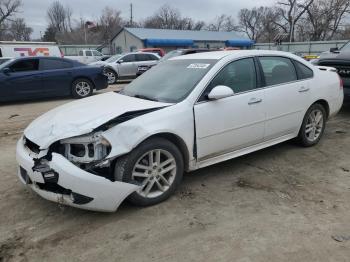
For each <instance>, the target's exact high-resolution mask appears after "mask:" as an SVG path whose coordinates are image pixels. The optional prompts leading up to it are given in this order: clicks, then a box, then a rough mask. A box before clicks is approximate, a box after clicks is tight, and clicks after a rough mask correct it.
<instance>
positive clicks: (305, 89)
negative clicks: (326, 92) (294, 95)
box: [299, 86, 310, 93]
mask: <svg viewBox="0 0 350 262" xmlns="http://www.w3.org/2000/svg"><path fill="white" fill-rule="evenodd" d="M309 90H310V88H309V87H305V86H302V87H301V88H300V89H299V93H304V92H307V91H309Z"/></svg>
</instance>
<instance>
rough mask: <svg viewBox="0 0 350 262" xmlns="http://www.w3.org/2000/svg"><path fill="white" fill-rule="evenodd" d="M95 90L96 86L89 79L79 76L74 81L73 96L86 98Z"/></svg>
mask: <svg viewBox="0 0 350 262" xmlns="http://www.w3.org/2000/svg"><path fill="white" fill-rule="evenodd" d="M93 91H94V86H93V84H92V83H91V81H90V80H89V79H86V78H79V79H77V80H75V81H74V82H73V83H72V96H73V98H78V99H80V98H85V97H88V96H91V95H92V93H93Z"/></svg>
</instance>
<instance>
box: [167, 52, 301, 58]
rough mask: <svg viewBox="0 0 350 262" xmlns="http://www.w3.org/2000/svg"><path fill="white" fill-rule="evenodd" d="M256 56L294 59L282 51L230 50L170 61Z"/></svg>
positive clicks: (197, 54)
mask: <svg viewBox="0 0 350 262" xmlns="http://www.w3.org/2000/svg"><path fill="white" fill-rule="evenodd" d="M256 55H273V56H278V55H281V56H289V57H295V56H294V55H292V54H290V53H287V52H282V51H270V50H232V51H212V52H201V53H195V54H188V55H184V56H176V57H172V58H170V60H182V59H208V60H221V59H223V58H225V57H227V56H230V57H231V58H240V57H245V56H256Z"/></svg>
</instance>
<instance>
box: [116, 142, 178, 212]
mask: <svg viewBox="0 0 350 262" xmlns="http://www.w3.org/2000/svg"><path fill="white" fill-rule="evenodd" d="M183 172H184V161H183V156H182V154H181V152H180V150H179V149H178V148H177V147H176V146H175V145H174V144H173V143H171V142H170V141H168V140H166V139H163V138H151V139H148V140H146V141H144V142H143V143H141V144H140V145H139V146H138V147H136V148H135V149H134V150H133V151H131V152H130V153H129V154H127V155H125V156H122V157H120V158H119V159H118V160H117V161H116V164H115V169H114V177H115V179H116V180H117V181H123V182H126V183H132V184H137V185H140V189H139V190H138V191H136V192H134V193H132V194H131V195H130V196H129V197H128V201H129V202H131V203H132V204H134V205H138V206H150V205H155V204H158V203H160V202H162V201H164V200H166V199H168V198H169V197H170V196H171V195H172V194H173V193H174V192H175V190H176V188H177V187H178V185H179V184H180V182H181V180H182V175H183Z"/></svg>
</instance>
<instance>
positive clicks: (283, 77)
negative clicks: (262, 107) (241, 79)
mask: <svg viewBox="0 0 350 262" xmlns="http://www.w3.org/2000/svg"><path fill="white" fill-rule="evenodd" d="M259 60H260V63H261V66H262V70H263V73H264V77H265V83H266V86H273V85H279V84H283V83H288V82H293V81H296V80H298V77H297V73H296V71H295V67H294V65H293V63H292V61H291V60H290V59H289V58H286V57H267V56H266V57H259Z"/></svg>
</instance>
